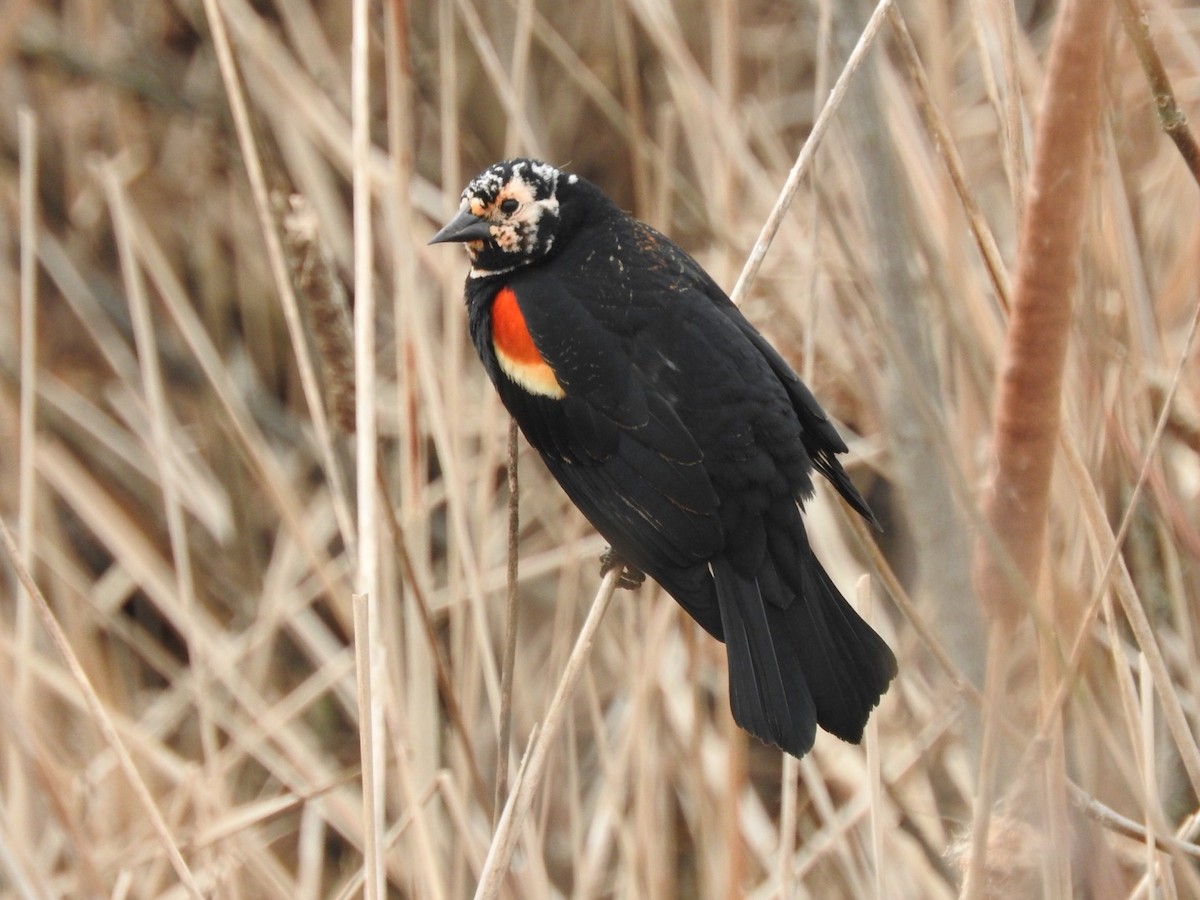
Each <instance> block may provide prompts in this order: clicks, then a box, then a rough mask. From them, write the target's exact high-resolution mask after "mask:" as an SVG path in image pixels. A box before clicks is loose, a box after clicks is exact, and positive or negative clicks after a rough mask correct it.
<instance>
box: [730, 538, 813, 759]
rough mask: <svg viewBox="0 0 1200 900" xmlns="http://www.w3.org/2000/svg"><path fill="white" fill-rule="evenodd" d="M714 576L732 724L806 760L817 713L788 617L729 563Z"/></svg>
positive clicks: (755, 583) (757, 585)
mask: <svg viewBox="0 0 1200 900" xmlns="http://www.w3.org/2000/svg"><path fill="white" fill-rule="evenodd" d="M712 571H713V577H714V578H715V580H716V584H717V597H718V599H719V601H720V608H721V624H722V627H723V630H724V633H725V644H726V648H727V653H728V657H729V705H730V707H731V709H732V710H733V720H734V721H735V722H737V724H738V725H740V726H741V727H742V728H744V729H746V730H747V731H749V732H750V733H751V734H753V735H755V736H756V737H758V738H759V739H760V740H762V741H764V742H766V743H769V744H774V745H775V746H777V747H781V748H782V749H784V750H786V751H787V752H788V753H791V754H792V755H794V756H797V757H799V756H803V755H804V754H805V753H807V752H808V751H809V750H810V749H811V748H812V745H813V741H814V739H815V738H816V733H817V713H816V710H815V708H814V706H813V699H812V697H811V696H810V694H809V691H808V687H807V685H806V679H805V674H804V671H803V670H802V668H801V666H800V661H799V659H798V658H797V655H796V653H795V651H794V649H793V648H792V647H791V646H790V643H791V641H790V640H788V639H786V634H787V625H786V622H785V621H784V617H785V615H786V613H785V612H784V610H782V609H780V608H779V607H777V606H775V605H774V604H772V603H770V602H767V601H766V600H764V598H763V595H762V591H761V590H760V588H759V584H758V582H757V580H756V579H747V578H745V577H743V576H741V575H739V574H738V573H737V572H735V571H734V569H733V566H732V565H730V564H729V562H728V561H726V560H717V561H714V563H713V567H712ZM781 638H784V639H783V640H781Z"/></svg>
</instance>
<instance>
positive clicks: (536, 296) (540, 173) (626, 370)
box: [430, 159, 896, 756]
mask: <svg viewBox="0 0 1200 900" xmlns="http://www.w3.org/2000/svg"><path fill="white" fill-rule="evenodd" d="M447 241H454V242H459V243H463V244H465V245H466V248H467V251H468V253H469V255H470V258H471V270H470V273H469V274H468V276H467V283H466V302H467V311H468V320H469V324H470V330H471V337H472V339H473V341H474V343H475V347H476V349H477V350H478V351H479V356H480V358H481V359H482V360H483V365H484V368H485V369H486V370H487V373H488V376H489V377H490V378H491V380H492V383H493V384H494V385H495V386H496V390H497V391H498V392H499V394H500V399H501V400H502V401H503V403H504V405H505V406H506V407H507V408H508V411H509V412H510V413H511V414H512V416H513V418H514V419H516V421H517V424H518V425H519V426H520V428H521V431H522V432H523V433H524V434H525V437H526V438H527V439H528V440H529V442H530V443H531V444H532V445H533V446H534V448H535V449H536V450H537V451H538V452H539V453H540V454H541V456H542V459H543V460H544V461H545V463H546V466H547V468H549V470H550V472H551V474H552V475H554V477H555V478H556V479H557V480H558V483H559V484H560V485H561V486H562V488H563V490H565V491H566V492H567V495H568V496H569V497H570V498H571V500H572V501H573V502H574V503H575V505H576V506H577V507H579V509H580V510H581V511H582V512H583V514H584V515H585V516H586V517H587V518H588V520H589V521H590V522H591V523H592V525H593V526H595V528H596V530H597V531H599V532H600V534H601V535H603V536H604V538H605V539H606V540H608V542H609V543H610V544H611V545H612V548H613V552H614V554H615V555H616V557H617V558H618V559H620V560H621V561H622V562H623V563H625V564H627V565H628V566H632V567H634V568H636V569H637V570H640V571H641V572H644V573H646V574H648V575H650V576H651V577H652V578H653V579H654V580H655V581H657V582H658V583H659V584H661V585H662V586H663V588H664V589H666V591H667V592H668V593H669V594H671V596H673V597H674V598H675V599H676V600H677V601H679V603H680V605H682V606H683V608H684V609H686V610H687V611H688V613H689V614H690V615H691V616H692V617H693V618H694V619H695V620H696V621H697V622H699V623H700V625H701V626H702V627H703V628H704V630H705V631H707V632H708V633H709V634H711V635H712V636H713V637H715V638H716V639H717V640H720V641H724V642H725V645H726V648H727V651H728V657H729V697H730V704H731V706H732V708H733V717H734V720H735V721H736V722H737V723H738V724H739V725H740V726H741V727H742V728H745V729H746V730H747V731H749V732H750V733H751V734H754V735H755V736H757V737H758V738H760V739H761V740H763V741H765V742H767V743H771V744H775V745H777V746H779V747H781V748H783V749H784V750H786V751H787V752H788V753H791V754H793V755H795V756H802V755H804V754H805V753H806V752H808V750H809V749H810V748H811V747H812V744H813V740H814V738H815V735H816V727H817V726H818V725H820V726H821V727H822V728H823V729H825V730H826V731H828V732H830V733H832V734H835V735H837V736H838V737H840V738H842V739H844V740H847V741H852V742H858V741H859V740H860V739H861V738H862V733H863V727H864V726H865V724H866V721H867V717H868V716H869V715H870V712H871V709H872V708H873V707H874V706H875V705H876V704H877V703H878V702H879V698H880V696H882V694H883V692H884V691H886V690H887V687H888V683H889V682H890V681H891V680H892V678H893V677H894V676H895V674H896V659H895V657H894V656H893V655H892V652H891V650H889V649H888V646H887V644H885V643H884V641H883V640H882V639H881V638H880V637H879V635H877V634H876V633H875V632H874V631H873V630H872V629H871V627H870V626H869V625H867V623H866V622H864V621H863V620H862V619H861V618H860V617H859V616H858V614H857V613H856V612H855V611H854V610H853V609H852V608H851V607H850V605H849V604H848V603H847V602H846V600H845V599H844V598H843V597H842V595H841V594H840V593H839V592H838V589H837V587H836V586H835V585H834V583H833V581H832V580H831V579H830V577H829V575H828V574H826V572H825V570H824V569H823V568H822V567H821V564H820V562H819V561H818V560H817V558H816V556H815V555H814V554H813V551H812V548H811V546H810V545H809V542H808V535H807V533H806V532H805V529H804V520H803V518H802V516H801V505H802V504H803V502H804V501H805V500H806V499H807V498H808V497H810V496H811V495H812V493H813V483H812V477H811V476H812V472H813V470H814V469H816V470H817V471H818V472H820V473H821V474H822V475H824V476H825V477H826V478H827V479H829V481H830V482H831V483H832V484H833V486H834V488H836V490H837V491H838V493H839V494H841V495H842V497H843V498H844V499H845V500H846V502H847V503H849V504H850V506H852V507H853V508H854V509H855V510H856V511H857V512H858V513H859V514H860V515H862V516H863V517H865V518H866V519H867V520H868V521H870V522H872V523H875V518H874V516H873V515H872V513H871V511H870V509H869V508H868V507H867V504H866V502H865V501H864V500H863V498H862V496H861V495H860V494H859V492H858V490H857V489H856V488H855V487H854V485H853V484H852V483H851V481H850V479H849V477H848V476H847V475H846V473H845V471H844V470H843V469H842V466H841V463H840V462H838V460H837V454H839V453H844V452H846V445H845V443H844V442H843V441H842V439H841V437H839V436H838V433H837V431H836V430H835V429H834V427H833V425H832V424H831V423H830V421H829V419H828V417H827V416H826V415H825V413H824V411H823V410H822V409H821V407H820V405H819V404H818V403H817V401H816V398H814V397H813V395H812V393H811V392H810V391H809V389H808V388H807V387H806V386H805V385H804V383H803V382H802V381H801V380H800V379H799V377H797V375H796V373H795V372H793V371H792V369H791V368H790V367H789V366H788V364H787V363H786V362H784V360H783V358H782V357H781V356H780V355H779V354H778V353H777V352H776V351H775V349H774V348H773V347H772V346H771V345H770V344H769V343H768V342H767V341H766V339H765V338H764V337H763V336H762V335H761V334H759V333H758V331H756V330H755V329H754V327H753V326H752V325H751V324H750V323H749V322H748V321H746V319H745V317H744V316H743V315H742V314H741V312H740V311H739V310H738V308H737V307H736V306H734V304H733V303H732V302H731V301H730V300H729V298H728V297H727V296H726V295H725V293H724V292H723V291H722V290H721V289H720V288H719V287H718V286H717V284H716V282H714V281H713V280H712V278H710V277H709V276H708V274H707V273H706V272H705V271H704V270H703V269H702V268H701V267H700V266H699V264H698V263H697V262H696V261H695V260H694V259H692V258H691V257H690V256H688V255H687V254H686V253H685V252H684V251H683V250H681V249H680V248H679V247H678V246H676V245H675V244H674V243H672V242H671V241H670V240H668V239H667V238H666V237H664V236H663V235H661V234H660V233H658V232H657V231H655V230H654V229H653V228H651V227H650V226H648V225H646V224H644V223H642V222H639V221H637V220H636V219H634V218H632V217H631V216H629V215H628V214H626V213H625V212H623V211H622V210H621V209H619V208H618V207H617V206H616V205H615V204H614V203H613V202H612V201H611V200H609V199H608V198H607V197H606V196H605V195H604V194H603V193H602V192H601V191H600V190H599V189H598V188H597V187H596V186H595V185H593V184H591V183H590V182H588V181H586V180H585V179H583V178H580V177H579V176H578V175H574V174H570V173H567V172H563V171H560V170H559V169H557V168H555V167H553V166H551V165H548V164H546V163H543V162H539V161H536V160H530V159H512V160H507V161H505V162H499V163H496V164H495V165H493V166H491V167H489V168H487V169H485V170H484V171H483V172H482V173H480V174H479V175H478V176H476V177H475V179H474V180H472V181H471V183H470V184H469V185H467V187H466V190H464V191H463V194H462V204H461V206H460V208H459V212H458V214H457V215H456V216H455V217H454V218H453V219H452V220H451V221H450V222H449V224H447V225H446V227H445V228H443V229H442V230H441V231H439V232H438V233H437V234H436V235H434V237H433V239H432V240H431V241H430V243H443V242H447Z"/></svg>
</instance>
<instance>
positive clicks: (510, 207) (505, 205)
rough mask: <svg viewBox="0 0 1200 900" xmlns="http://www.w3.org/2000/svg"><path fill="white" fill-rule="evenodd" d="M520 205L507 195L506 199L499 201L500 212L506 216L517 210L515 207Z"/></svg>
mask: <svg viewBox="0 0 1200 900" xmlns="http://www.w3.org/2000/svg"><path fill="white" fill-rule="evenodd" d="M520 205H521V204H520V203H518V202H517V201H516V200H514V199H513V198H512V197H509V198H508V199H507V200H504V201H501V203H500V212H502V213H504V214H505V215H506V216H511V215H512V214H513V213H515V212H516V211H517V207H519V206H520Z"/></svg>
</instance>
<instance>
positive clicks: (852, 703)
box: [788, 556, 896, 744]
mask: <svg viewBox="0 0 1200 900" xmlns="http://www.w3.org/2000/svg"><path fill="white" fill-rule="evenodd" d="M809 558H810V560H811V564H810V565H808V566H806V570H805V589H804V596H803V602H800V603H796V604H793V607H792V610H791V615H789V616H788V626H789V629H788V630H789V631H790V640H791V642H792V644H793V646H794V647H795V648H796V652H797V653H798V654H799V657H800V665H801V667H802V668H803V669H804V675H805V679H806V681H807V682H808V685H809V690H810V692H811V693H812V695H813V702H814V704H815V705H816V708H817V722H818V723H819V724H820V726H821V727H822V728H824V729H825V730H826V731H828V732H829V733H830V734H835V735H837V736H838V737H840V738H841V739H842V740H845V741H849V742H851V743H853V744H857V743H858V742H859V741H860V740H862V734H863V728H864V727H865V726H866V724H867V718H868V716H870V714H871V710H872V709H874V708H875V706H876V705H877V704H878V703H879V698H880V697H881V696H882V695H883V693H884V691H886V690H887V688H888V683H889V682H890V681H891V680H892V679H893V678H894V677H895V676H896V657H895V656H894V655H893V654H892V651H891V649H890V648H889V647H888V645H887V644H886V643H884V641H883V638H881V637H880V636H879V635H878V634H876V633H875V630H874V629H872V628H871V626H870V625H868V624H867V623H866V622H864V621H863V620H862V618H861V617H860V616H859V615H858V613H856V612H855V611H854V609H853V608H852V607H851V606H850V604H848V603H847V602H846V601H845V599H844V598H843V597H842V595H841V594H840V593H839V592H838V589H837V587H836V586H835V585H834V583H833V581H832V580H831V579H830V577H829V575H828V574H826V572H825V570H824V569H823V568H821V564H820V563H819V562H818V561H817V559H816V557H815V556H810V557H809Z"/></svg>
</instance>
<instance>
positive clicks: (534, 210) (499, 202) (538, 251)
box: [429, 159, 579, 275]
mask: <svg viewBox="0 0 1200 900" xmlns="http://www.w3.org/2000/svg"><path fill="white" fill-rule="evenodd" d="M578 180H579V179H578V176H576V175H569V174H566V173H564V172H561V171H559V170H558V169H556V168H554V166H551V165H549V164H547V163H544V162H539V161H538V160H535V159H508V160H505V161H504V162H498V163H495V164H494V165H491V166H489V167H488V168H486V169H484V170H483V171H482V172H480V173H479V174H478V175H476V176H475V177H474V178H473V179H472V180H471V183H470V184H468V185H467V187H466V190H464V191H463V192H462V203H461V204H460V205H459V208H458V214H457V215H456V216H455V217H454V218H453V219H451V220H450V221H449V222H448V223H447V225H446V227H445V228H443V229H442V230H441V231H439V232H438V233H437V234H435V235H434V236H433V238H432V240H430V242H429V243H431V244H440V243H444V242H447V241H457V242H459V243H463V244H465V245H466V247H467V252H468V253H470V254H471V266H472V273H473V274H474V273H478V274H480V275H487V274H492V273H496V272H507V271H510V270H512V269H515V268H517V267H518V266H522V265H525V264H527V263H531V262H535V261H537V260H538V259H541V258H542V257H543V256H545V255H546V254H547V253H549V252H550V251H551V249H552V248H553V247H554V242H555V239H556V238H557V237H558V234H559V225H560V223H561V221H562V210H561V202H560V196H559V194H560V191H561V186H562V185H573V184H575V183H576V182H577V181H578Z"/></svg>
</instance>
